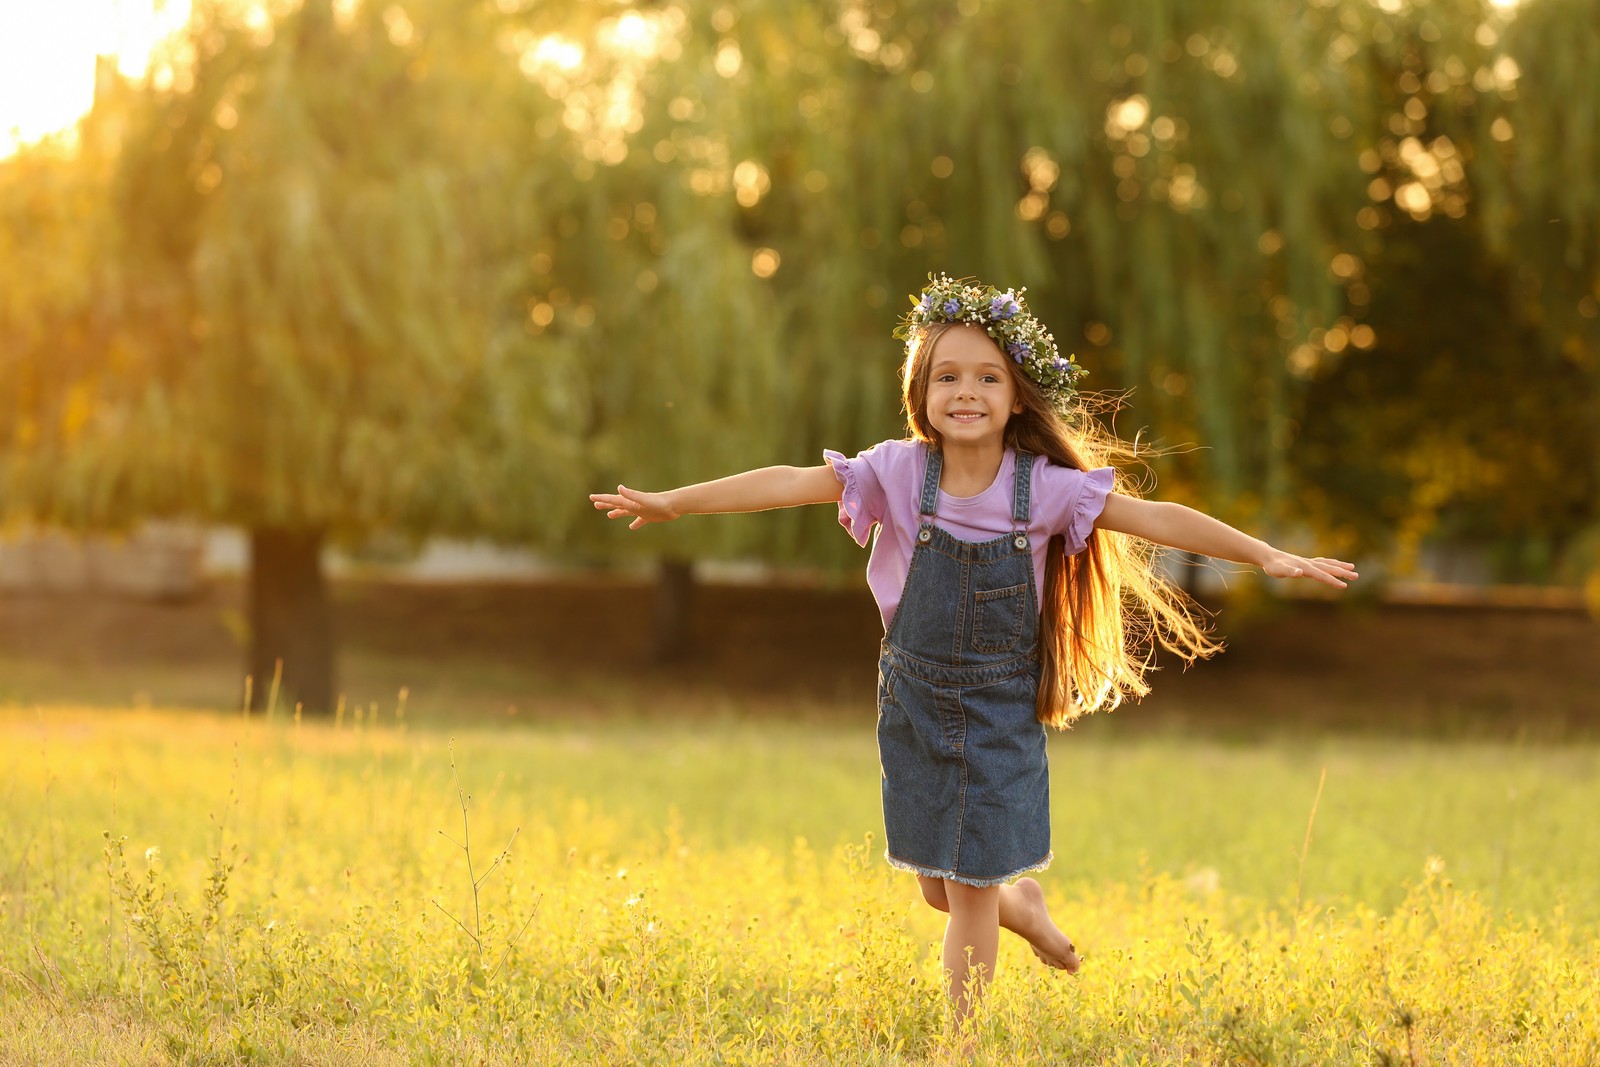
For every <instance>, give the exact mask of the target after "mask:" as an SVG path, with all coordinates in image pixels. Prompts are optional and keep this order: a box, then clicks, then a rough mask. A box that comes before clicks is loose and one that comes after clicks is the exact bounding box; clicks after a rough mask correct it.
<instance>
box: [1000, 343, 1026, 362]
mask: <svg viewBox="0 0 1600 1067" xmlns="http://www.w3.org/2000/svg"><path fill="white" fill-rule="evenodd" d="M1006 352H1008V353H1009V354H1010V356H1011V358H1012V359H1014V360H1016V361H1017V362H1018V363H1021V362H1022V361H1023V360H1025V359H1027V358H1028V357H1029V356H1031V355H1033V346H1032V345H1030V344H1029V343H1028V342H1026V341H1012V342H1011V343H1010V344H1008V345H1006Z"/></svg>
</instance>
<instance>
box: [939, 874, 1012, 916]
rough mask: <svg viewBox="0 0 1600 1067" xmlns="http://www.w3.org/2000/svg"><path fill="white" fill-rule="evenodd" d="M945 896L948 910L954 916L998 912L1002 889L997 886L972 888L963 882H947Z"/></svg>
mask: <svg viewBox="0 0 1600 1067" xmlns="http://www.w3.org/2000/svg"><path fill="white" fill-rule="evenodd" d="M943 895H944V898H945V901H946V908H947V910H949V911H950V912H951V913H952V914H954V913H955V912H957V911H959V912H961V913H963V914H969V913H971V914H975V913H978V912H983V911H998V909H999V905H1000V887H999V886H995V885H990V886H972V885H967V884H965V883H963V882H945V883H944V894H943Z"/></svg>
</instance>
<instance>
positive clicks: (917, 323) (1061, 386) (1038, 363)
mask: <svg viewBox="0 0 1600 1067" xmlns="http://www.w3.org/2000/svg"><path fill="white" fill-rule="evenodd" d="M1025 292H1027V289H1026V288H1022V289H1017V290H1011V289H1007V290H1006V291H1005V292H1001V291H1000V290H999V289H996V288H995V287H994V286H992V285H981V284H979V283H978V282H977V281H976V280H974V279H972V278H952V277H950V276H949V275H948V274H929V275H928V285H927V288H925V289H923V290H922V294H921V296H920V297H917V296H913V297H912V298H911V310H910V311H908V312H906V315H905V317H904V318H903V319H901V320H900V325H899V327H897V328H896V329H895V331H894V335H895V336H896V337H898V338H900V339H901V340H902V341H909V340H911V338H912V337H913V336H915V334H916V333H917V331H919V330H923V329H926V328H927V327H929V326H933V325H935V324H936V323H941V322H949V323H969V324H971V325H973V326H981V327H983V329H984V330H985V331H986V332H987V333H988V334H989V336H990V337H992V338H994V340H995V343H996V344H998V345H999V346H1000V348H1001V350H1002V351H1004V352H1005V353H1006V355H1008V356H1010V357H1011V358H1012V360H1014V361H1015V362H1016V364H1017V366H1018V367H1019V368H1021V370H1022V373H1024V374H1026V375H1027V376H1028V377H1029V378H1031V379H1032V380H1033V383H1034V384H1035V385H1037V386H1038V387H1039V390H1040V391H1041V392H1043V393H1044V395H1045V397H1046V399H1048V400H1049V401H1050V402H1051V403H1052V404H1054V405H1055V406H1056V407H1058V408H1065V407H1066V406H1067V403H1068V402H1069V401H1070V400H1071V399H1072V397H1073V396H1074V394H1075V393H1076V392H1077V390H1076V388H1075V383H1076V382H1077V380H1078V379H1079V378H1081V377H1082V376H1083V375H1084V374H1086V373H1087V371H1085V370H1084V369H1083V368H1082V367H1080V366H1078V364H1077V363H1076V362H1074V357H1073V356H1071V355H1067V356H1063V355H1062V354H1061V353H1060V352H1059V351H1057V349H1056V340H1055V338H1054V337H1052V336H1051V335H1050V331H1049V330H1047V329H1045V328H1044V323H1042V322H1040V321H1039V320H1038V319H1036V318H1034V317H1033V314H1032V313H1031V312H1029V311H1028V306H1027V305H1026V304H1024V303H1023V302H1022V294H1023V293H1025Z"/></svg>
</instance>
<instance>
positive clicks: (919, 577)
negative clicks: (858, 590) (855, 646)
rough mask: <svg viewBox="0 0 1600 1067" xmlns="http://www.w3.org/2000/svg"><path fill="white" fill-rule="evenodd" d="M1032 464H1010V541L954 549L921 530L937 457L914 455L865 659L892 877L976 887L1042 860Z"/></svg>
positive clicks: (1021, 460)
mask: <svg viewBox="0 0 1600 1067" xmlns="http://www.w3.org/2000/svg"><path fill="white" fill-rule="evenodd" d="M1033 461H1034V456H1033V455H1032V454H1031V453H1027V452H1018V453H1017V463H1016V485H1015V490H1014V501H1013V505H1012V516H1011V517H1012V527H1013V528H1012V532H1011V533H1009V534H1006V535H1005V536H1003V537H996V538H994V539H993V540H990V541H981V542H973V541H963V540H961V539H959V538H957V537H954V536H952V535H951V534H950V533H948V532H946V531H945V530H943V529H941V528H939V527H938V526H935V525H934V518H935V509H936V507H937V506H938V501H939V475H940V472H941V470H942V469H943V457H942V456H941V454H940V453H939V452H938V451H936V450H934V449H931V448H930V449H928V450H927V471H926V474H925V475H924V477H923V483H922V497H921V502H920V504H919V508H918V510H919V512H920V514H921V527H920V528H919V529H918V531H917V541H916V547H915V548H914V549H913V550H912V553H911V566H910V572H909V573H908V574H907V576H906V584H905V589H904V591H903V592H902V593H901V596H900V604H899V607H898V608H897V609H896V611H895V616H894V621H893V622H892V623H891V624H890V627H889V632H888V634H887V635H886V636H885V638H884V642H883V650H882V655H881V657H880V659H879V661H878V752H879V757H880V760H881V762H882V770H883V822H884V830H885V835H886V837H887V838H888V848H887V850H886V852H885V855H886V857H887V859H888V861H889V863H890V864H891V865H892V866H895V867H899V868H901V869H903V870H908V871H913V872H915V873H917V874H921V875H927V876H929V877H934V878H948V879H950V880H951V881H954V882H963V883H966V884H967V885H974V886H990V885H999V884H1001V883H1004V882H1007V881H1010V880H1011V879H1012V878H1015V877H1016V876H1017V875H1019V874H1023V873H1024V872H1027V871H1033V870H1038V869H1040V868H1042V867H1046V866H1048V865H1049V863H1050V860H1051V852H1050V772H1049V763H1048V760H1047V757H1046V753H1045V729H1044V727H1043V725H1041V724H1040V723H1039V720H1038V719H1037V718H1036V717H1035V712H1034V698H1035V695H1036V694H1037V692H1038V685H1039V655H1038V645H1039V611H1038V603H1039V598H1038V593H1037V591H1036V589H1035V585H1034V573H1033V553H1032V550H1031V549H1030V547H1029V540H1028V534H1027V526H1028V517H1029V514H1030V501H1029V490H1030V486H1031V479H1030V475H1031V473H1032V470H1033Z"/></svg>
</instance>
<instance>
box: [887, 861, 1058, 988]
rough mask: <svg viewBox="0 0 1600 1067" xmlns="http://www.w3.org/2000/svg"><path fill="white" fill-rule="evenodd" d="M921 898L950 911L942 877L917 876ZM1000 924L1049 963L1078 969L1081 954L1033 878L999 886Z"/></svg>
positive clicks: (934, 906) (933, 906)
mask: <svg viewBox="0 0 1600 1067" xmlns="http://www.w3.org/2000/svg"><path fill="white" fill-rule="evenodd" d="M917 884H918V886H920V887H921V889H922V899H924V900H926V901H927V902H928V906H929V907H932V908H936V909H938V910H939V911H949V910H950V898H949V894H947V893H946V892H945V881H944V879H943V878H929V877H927V876H926V875H921V874H919V875H917ZM1000 925H1001V927H1002V928H1004V929H1006V930H1010V931H1011V932H1012V933H1014V934H1016V935H1017V936H1019V937H1021V938H1022V939H1023V940H1025V941H1027V942H1028V944H1029V945H1030V946H1031V947H1032V948H1033V954H1034V955H1035V956H1038V957H1039V959H1041V960H1043V961H1044V962H1045V963H1046V964H1047V965H1048V966H1051V967H1055V968H1057V969H1060V970H1064V971H1067V972H1068V973H1073V972H1076V971H1077V969H1078V953H1077V950H1076V949H1074V948H1073V945H1072V942H1071V941H1070V940H1068V938H1067V935H1066V934H1064V933H1062V932H1061V928H1060V927H1059V926H1057V925H1056V924H1055V921H1054V920H1052V919H1051V918H1050V911H1049V909H1048V908H1046V907H1045V904H1044V890H1042V889H1040V888H1039V883H1038V882H1036V881H1035V880H1034V879H1032V878H1021V879H1018V880H1017V882H1016V884H1015V885H1004V886H1001V887H1000Z"/></svg>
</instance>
